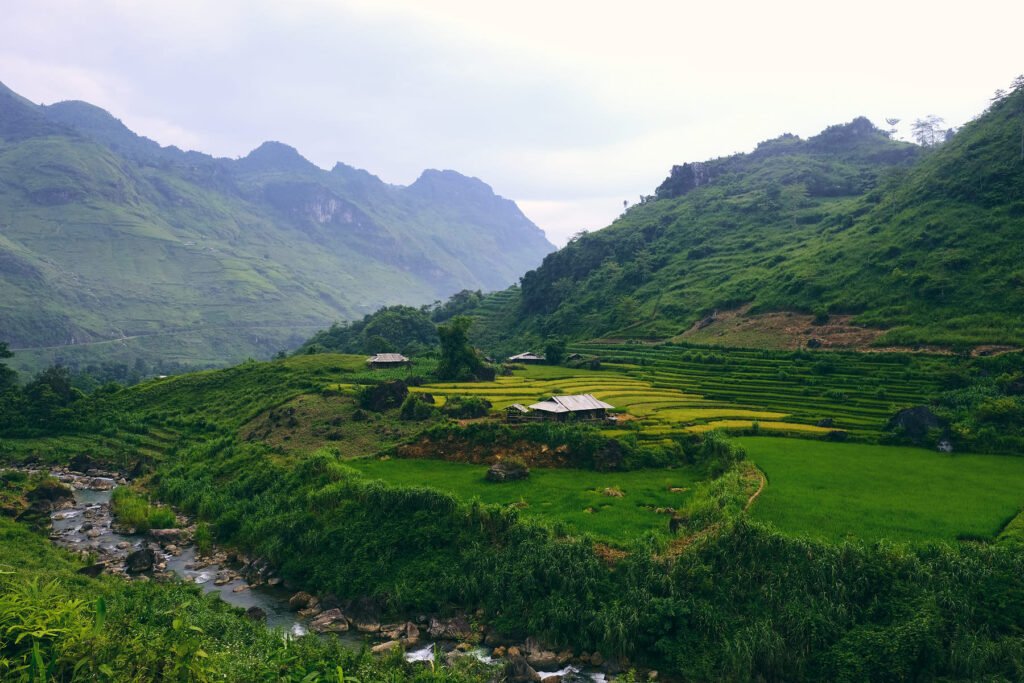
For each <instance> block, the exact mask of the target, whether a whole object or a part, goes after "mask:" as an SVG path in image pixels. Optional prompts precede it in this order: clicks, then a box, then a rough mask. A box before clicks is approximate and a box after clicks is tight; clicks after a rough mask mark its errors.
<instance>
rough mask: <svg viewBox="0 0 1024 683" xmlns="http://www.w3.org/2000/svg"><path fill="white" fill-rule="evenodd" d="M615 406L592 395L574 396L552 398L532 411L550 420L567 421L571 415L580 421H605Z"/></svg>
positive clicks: (537, 404) (538, 404)
mask: <svg viewBox="0 0 1024 683" xmlns="http://www.w3.org/2000/svg"><path fill="white" fill-rule="evenodd" d="M614 409H615V406H613V405H609V404H607V403H605V402H604V401H601V400H598V399H596V398H594V396H593V395H591V394H576V395H574V396H552V397H551V398H549V399H547V400H546V401H541V402H540V403H534V404H533V405H532V406H530V410H531V411H533V412H534V413H536V414H538V415H541V416H543V417H545V418H547V419H549V420H565V419H567V418H568V417H569V416H570V415H571V416H573V417H574V418H575V419H578V420H603V419H605V418H607V417H608V411H609V410H614Z"/></svg>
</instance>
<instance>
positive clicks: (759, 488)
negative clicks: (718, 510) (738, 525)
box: [743, 465, 768, 512]
mask: <svg viewBox="0 0 1024 683" xmlns="http://www.w3.org/2000/svg"><path fill="white" fill-rule="evenodd" d="M754 472H756V473H757V478H758V479H759V480H760V481H759V482H758V484H757V490H756V491H754V495H752V496H751V497H750V498H748V499H747V504H746V505H744V506H743V511H744V512H746V511H747V510H749V509H750V506H751V505H753V504H754V501H755V500H757V497H758V496H760V495H761V491H764V487H765V485H766V484H767V483H768V477H766V476H764V472H762V471H761V469H760V468H759V467H757V465H755V466H754Z"/></svg>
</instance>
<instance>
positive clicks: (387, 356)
mask: <svg viewBox="0 0 1024 683" xmlns="http://www.w3.org/2000/svg"><path fill="white" fill-rule="evenodd" d="M366 362H367V363H408V362H409V359H408V358H406V357H405V356H403V355H402V354H400V353H378V354H377V355H376V356H373V357H371V358H367V359H366Z"/></svg>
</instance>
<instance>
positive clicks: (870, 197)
mask: <svg viewBox="0 0 1024 683" xmlns="http://www.w3.org/2000/svg"><path fill="white" fill-rule="evenodd" d="M1022 112H1024V86H1022V85H1021V82H1020V81H1018V83H1016V84H1015V88H1014V89H1013V90H1012V91H1011V92H1010V93H1008V94H1005V95H1004V96H1003V97H1001V98H999V99H997V100H996V101H995V102H993V104H992V106H991V107H990V108H989V110H988V111H986V112H985V113H984V114H983V115H982V116H980V117H979V118H978V119H976V120H974V121H972V122H970V123H968V124H967V125H965V126H964V127H963V128H962V129H961V130H960V131H958V132H957V133H956V135H955V136H953V137H952V139H951V140H949V141H948V142H945V143H944V144H942V145H940V146H937V147H935V148H929V149H928V150H927V151H922V149H921V148H919V147H916V146H913V145H909V144H906V143H899V142H895V141H892V140H890V139H888V136H887V134H886V133H884V132H883V131H881V130H878V129H876V128H874V126H872V125H871V124H870V123H869V122H868V121H867V120H866V119H856V120H854V121H853V122H851V123H849V124H846V125H842V126H833V127H831V128H828V129H826V130H825V131H823V132H822V133H821V134H819V135H817V136H815V137H812V138H810V139H807V140H802V139H800V138H797V137H795V136H792V135H784V136H781V137H779V138H776V139H774V140H769V141H766V142H763V143H761V144H760V145H759V146H758V148H757V149H756V150H755V151H753V152H751V153H749V154H739V155H735V156H731V157H726V158H723V159H715V160H711V161H708V162H705V163H699V164H685V165H683V166H677V167H675V168H674V169H673V171H672V174H671V175H670V176H669V178H668V179H667V180H666V181H665V182H664V183H663V184H662V185H661V186H660V187H659V188H658V190H657V192H656V195H655V196H654V197H650V198H647V200H646V201H643V202H641V203H639V204H637V205H635V206H633V207H631V208H630V209H629V210H628V211H627V212H626V213H625V214H624V215H623V216H622V217H621V218H619V219H618V220H617V221H615V222H614V223H613V224H612V225H611V226H610V227H608V228H606V229H603V230H600V231H597V232H592V233H587V234H583V235H580V236H578V237H577V238H575V239H573V240H571V241H570V243H569V244H568V245H567V246H566V247H565V248H564V249H561V250H559V251H558V252H555V253H552V254H549V255H548V256H547V257H546V258H545V259H544V262H543V264H542V265H541V266H540V267H539V268H537V269H536V270H533V271H530V272H529V273H527V274H526V275H524V276H523V278H522V280H521V284H520V286H519V287H517V288H513V289H510V290H507V291H506V292H503V293H501V294H500V296H494V297H487V298H485V299H484V301H482V302H481V304H480V305H479V307H478V308H477V309H476V311H473V313H474V314H477V315H479V316H480V319H481V325H479V326H478V327H479V329H481V330H486V331H485V332H484V333H483V336H481V338H480V341H481V342H482V343H487V344H496V345H497V344H500V345H502V348H505V349H507V350H510V351H511V350H512V349H514V348H517V347H519V346H523V345H527V346H528V345H536V344H538V343H541V342H543V340H545V339H548V338H551V337H555V336H562V335H565V336H568V337H569V338H570V339H573V340H581V339H589V338H594V337H609V338H632V339H648V338H658V339H665V338H672V337H675V336H677V335H679V334H681V333H683V332H686V331H687V330H689V329H690V328H691V327H693V326H694V325H695V323H698V322H700V321H702V320H704V319H705V318H706V317H707V316H709V315H711V314H713V313H714V312H716V311H719V312H721V311H731V310H740V311H743V312H744V315H745V316H746V317H748V318H751V319H753V318H755V316H758V315H759V314H765V313H769V312H777V311H796V312H803V313H806V314H809V315H813V316H816V317H818V318H819V320H821V321H823V320H824V316H825V315H829V314H850V315H852V316H853V321H852V322H853V323H856V324H860V325H867V326H871V327H874V328H877V329H878V330H879V332H880V333H881V332H884V334H881V336H880V337H878V338H877V339H875V341H874V342H873V343H875V344H878V345H883V346H884V345H907V346H911V345H916V344H921V343H930V344H940V345H945V346H947V347H950V348H951V347H956V346H960V345H976V344H983V343H997V344H998V343H1001V344H1013V345H1018V346H1019V345H1021V344H1024V337H1022V336H1021V333H1020V330H1022V329H1024V325H1022V322H1024V321H1022V319H1021V313H1020V312H1021V311H1022V310H1024V300H1022V299H1021V296H1022V294H1021V292H1022V291H1024V290H1022V289H1021V287H1020V285H1019V280H1020V274H1021V273H1020V268H1019V263H1020V262H1021V260H1022V252H1021V245H1020V240H1019V235H1020V233H1021V230H1022V229H1024V224H1022V221H1024V209H1022V205H1021V202H1020V198H1019V191H1018V188H1019V187H1020V185H1021V182H1024V164H1022V163H1021V160H1020V140H1019V138H1020V127H1021V117H1022V115H1024V114H1022ZM800 341H801V343H803V342H806V341H807V339H806V337H805V338H804V339H802V340H800ZM729 342H730V339H729V338H728V337H725V338H720V339H718V343H727V344H728V343H729Z"/></svg>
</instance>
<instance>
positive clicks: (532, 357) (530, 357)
mask: <svg viewBox="0 0 1024 683" xmlns="http://www.w3.org/2000/svg"><path fill="white" fill-rule="evenodd" d="M509 360H544V356H538V355H537V354H535V353H531V352H530V351H527V352H526V353H520V354H517V355H515V356H509Z"/></svg>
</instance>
